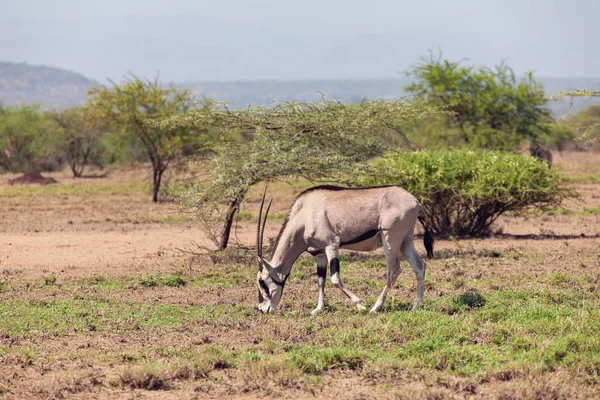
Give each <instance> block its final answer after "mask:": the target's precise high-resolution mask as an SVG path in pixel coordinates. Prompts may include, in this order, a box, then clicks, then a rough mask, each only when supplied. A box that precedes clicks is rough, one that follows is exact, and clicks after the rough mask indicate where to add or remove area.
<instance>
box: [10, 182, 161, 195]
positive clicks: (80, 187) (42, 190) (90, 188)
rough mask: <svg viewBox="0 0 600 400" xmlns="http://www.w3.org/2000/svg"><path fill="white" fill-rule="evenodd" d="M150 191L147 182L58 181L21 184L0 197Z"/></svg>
mask: <svg viewBox="0 0 600 400" xmlns="http://www.w3.org/2000/svg"><path fill="white" fill-rule="evenodd" d="M149 191H150V185H149V184H148V183H147V182H134V183H129V184H117V183H108V182H97V181H94V182H89V183H88V182H86V183H78V184H77V185H74V184H70V183H59V184H52V185H45V186H39V185H22V186H13V187H6V188H4V189H2V190H0V197H9V198H10V197H32V196H84V195H92V196H97V195H144V194H147V193H148V192H149Z"/></svg>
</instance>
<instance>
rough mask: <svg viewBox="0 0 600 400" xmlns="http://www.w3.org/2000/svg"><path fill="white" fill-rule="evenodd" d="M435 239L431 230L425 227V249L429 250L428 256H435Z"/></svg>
mask: <svg viewBox="0 0 600 400" xmlns="http://www.w3.org/2000/svg"><path fill="white" fill-rule="evenodd" d="M434 242H435V240H434V239H433V235H432V234H431V232H430V231H429V229H427V228H425V234H424V235H423V245H424V246H425V250H427V258H433V243H434Z"/></svg>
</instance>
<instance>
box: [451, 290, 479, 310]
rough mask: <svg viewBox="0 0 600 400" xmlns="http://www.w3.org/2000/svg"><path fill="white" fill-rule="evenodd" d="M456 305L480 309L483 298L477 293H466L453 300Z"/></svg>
mask: <svg viewBox="0 0 600 400" xmlns="http://www.w3.org/2000/svg"><path fill="white" fill-rule="evenodd" d="M454 303H455V304H456V305H464V306H467V307H468V308H481V307H483V306H484V305H485V298H484V297H483V296H482V295H481V294H480V293H477V292H473V291H470V292H466V293H463V294H461V295H460V296H458V297H457V298H456V299H454Z"/></svg>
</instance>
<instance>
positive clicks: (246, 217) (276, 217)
mask: <svg viewBox="0 0 600 400" xmlns="http://www.w3.org/2000/svg"><path fill="white" fill-rule="evenodd" d="M285 217H287V213H282V214H269V215H268V216H267V220H269V221H283V220H284V219H285ZM238 218H239V219H240V220H242V221H251V222H256V221H257V220H258V216H256V215H254V214H252V213H251V212H249V211H240V212H239V213H238Z"/></svg>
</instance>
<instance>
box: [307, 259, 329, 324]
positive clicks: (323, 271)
mask: <svg viewBox="0 0 600 400" xmlns="http://www.w3.org/2000/svg"><path fill="white" fill-rule="evenodd" d="M317 277H318V280H319V300H318V302H317V308H315V309H314V310H312V313H311V314H313V315H314V314H316V313H318V312H319V311H321V310H323V307H325V279H326V277H327V256H326V255H325V254H319V255H318V256H317Z"/></svg>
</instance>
